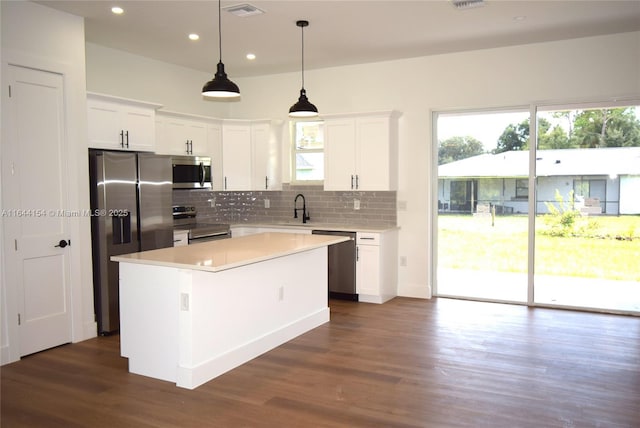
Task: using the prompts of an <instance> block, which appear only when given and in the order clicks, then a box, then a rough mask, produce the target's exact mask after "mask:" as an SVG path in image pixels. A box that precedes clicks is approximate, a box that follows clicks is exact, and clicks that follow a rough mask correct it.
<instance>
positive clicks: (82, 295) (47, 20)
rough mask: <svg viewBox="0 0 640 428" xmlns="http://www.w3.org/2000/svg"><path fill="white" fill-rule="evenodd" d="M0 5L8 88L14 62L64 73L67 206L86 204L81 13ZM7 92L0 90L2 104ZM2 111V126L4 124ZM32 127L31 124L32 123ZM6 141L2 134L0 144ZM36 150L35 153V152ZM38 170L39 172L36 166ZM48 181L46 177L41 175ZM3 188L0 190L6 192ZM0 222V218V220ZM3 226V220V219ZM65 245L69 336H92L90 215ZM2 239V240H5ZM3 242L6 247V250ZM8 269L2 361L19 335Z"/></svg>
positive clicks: (13, 352)
mask: <svg viewBox="0 0 640 428" xmlns="http://www.w3.org/2000/svg"><path fill="white" fill-rule="evenodd" d="M0 8H1V10H2V13H1V15H2V71H3V72H2V78H3V80H2V87H3V88H6V87H7V83H6V81H5V76H6V67H7V65H8V64H14V65H19V66H25V67H32V68H38V69H41V70H47V71H53V72H57V73H61V74H62V75H63V76H64V88H65V93H64V97H65V98H64V102H65V115H66V129H65V131H66V135H67V139H68V144H69V146H70V147H74V148H75V149H74V150H71V151H70V152H69V153H68V155H67V156H68V162H69V165H71V168H69V171H68V174H69V183H73V184H72V186H73V188H72V189H70V192H69V201H68V208H69V209H71V210H75V209H79V208H88V207H89V189H88V179H89V178H88V162H87V143H86V139H87V138H86V136H87V124H86V94H85V87H86V83H85V56H84V23H83V20H82V19H81V18H78V17H76V16H72V15H69V14H65V13H61V12H58V11H55V10H53V9H50V8H47V7H43V6H40V5H37V4H34V3H30V2H23V1H12V2H6V1H3V2H1V3H0ZM4 93H5V91H4V90H3V104H4V102H5V100H6V98H4V96H5V95H4ZM4 120H5V117H4V116H3V118H2V121H3V128H5V129H6V127H5V123H4ZM34 126H35V125H34ZM8 143H9V142H8V141H6V139H5V138H4V135H3V141H2V147H3V151H4V147H5V145H6V144H8ZM37 155H38V154H37V153H34V156H37ZM34 174H37V171H34ZM40 178H41V179H43V180H46V179H47V178H46V177H40ZM6 191H7V189H3V195H5V194H7V192H6ZM8 208H9V207H8ZM0 221H2V220H1V219H0ZM2 226H3V227H4V224H2ZM69 232H70V239H71V240H72V242H73V243H74V245H73V246H71V247H69V248H70V250H71V252H70V270H71V272H70V274H71V275H70V277H71V294H72V296H71V298H72V306H73V307H72V308H71V312H72V319H73V330H72V339H73V341H79V340H84V339H86V338H89V337H92V336H95V335H96V328H95V322H94V310H93V285H92V282H93V281H92V274H91V245H90V240H88V239H87V236H89V234H90V222H89V218H74V219H72V220H71V221H70V228H69ZM3 243H4V241H3ZM6 248H7V247H5V251H6ZM5 273H6V269H5V266H4V259H3V260H2V284H1V286H0V288H1V290H0V292H1V296H2V303H1V310H2V320H1V322H2V325H3V328H2V339H1V346H2V363H6V362H7V361H10V360H15V359H17V358H18V356H19V349H18V336H17V331H18V330H17V315H16V314H17V308H16V302H15V300H14V299H15V296H16V292H15V291H16V288H17V284H12V283H8V282H7V281H5Z"/></svg>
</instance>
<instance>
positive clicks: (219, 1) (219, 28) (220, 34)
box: [218, 0, 222, 62]
mask: <svg viewBox="0 0 640 428" xmlns="http://www.w3.org/2000/svg"><path fill="white" fill-rule="evenodd" d="M221 1H222V0H218V52H219V53H220V62H222V18H221V16H220V15H221V14H220V10H221V6H220V3H221Z"/></svg>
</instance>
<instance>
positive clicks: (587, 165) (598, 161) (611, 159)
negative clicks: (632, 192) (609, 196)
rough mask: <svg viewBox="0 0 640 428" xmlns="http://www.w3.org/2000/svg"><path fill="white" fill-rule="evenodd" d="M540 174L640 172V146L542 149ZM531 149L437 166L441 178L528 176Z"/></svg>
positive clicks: (626, 173) (625, 173) (538, 165)
mask: <svg viewBox="0 0 640 428" xmlns="http://www.w3.org/2000/svg"><path fill="white" fill-rule="evenodd" d="M536 156H537V162H536V175H537V176H562V175H610V176H611V175H640V147H610V148H602V149H563V150H540V151H538V152H537V155H536ZM528 173H529V152H528V151H509V152H504V153H499V154H495V155H494V154H482V155H478V156H473V157H470V158H467V159H462V160H459V161H455V162H451V163H448V164H444V165H440V166H438V177H440V178H447V177H449V178H452V177H527V176H528V175H529V174H528Z"/></svg>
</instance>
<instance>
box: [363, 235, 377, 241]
mask: <svg viewBox="0 0 640 428" xmlns="http://www.w3.org/2000/svg"><path fill="white" fill-rule="evenodd" d="M374 239H375V238H370V237H366V236H363V237H362V238H360V240H361V241H364V240H369V241H373V240H374Z"/></svg>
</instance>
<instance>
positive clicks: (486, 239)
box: [437, 110, 529, 302]
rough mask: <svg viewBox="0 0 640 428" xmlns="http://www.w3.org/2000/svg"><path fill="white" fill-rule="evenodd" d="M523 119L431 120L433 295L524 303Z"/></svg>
mask: <svg viewBox="0 0 640 428" xmlns="http://www.w3.org/2000/svg"><path fill="white" fill-rule="evenodd" d="M528 117H529V112H528V110H520V111H498V112H495V111H492V112H474V113H452V114H440V115H438V119H437V130H438V212H437V225H438V226H437V242H438V245H437V260H438V264H437V294H438V295H441V296H453V297H461V298H473V299H482V300H495V301H509V302H526V301H527V230H528V228H527V198H528V185H527V178H528V176H529V168H528V160H527V152H526V151H515V150H514V148H515V147H519V146H520V145H521V144H520V143H519V139H520V138H523V137H524V136H526V135H528V132H527V131H528V126H529V125H528Z"/></svg>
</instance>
